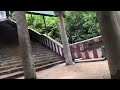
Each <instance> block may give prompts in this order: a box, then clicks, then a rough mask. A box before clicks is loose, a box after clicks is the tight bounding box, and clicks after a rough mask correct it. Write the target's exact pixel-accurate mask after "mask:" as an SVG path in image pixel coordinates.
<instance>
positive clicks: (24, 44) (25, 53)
mask: <svg viewBox="0 0 120 90" xmlns="http://www.w3.org/2000/svg"><path fill="white" fill-rule="evenodd" d="M15 16H16V23H17V30H18V37H19V46H20V51H21V55H22V59H23V70H24V76H25V79H36V72H35V66H34V62H33V55H32V49H31V44H30V37H29V33H28V29H27V24H26V18H25V12H24V11H16V12H15Z"/></svg>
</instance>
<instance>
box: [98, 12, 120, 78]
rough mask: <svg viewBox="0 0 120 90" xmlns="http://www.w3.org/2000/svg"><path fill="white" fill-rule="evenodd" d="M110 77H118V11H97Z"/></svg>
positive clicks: (119, 32) (119, 55) (119, 38)
mask: <svg viewBox="0 0 120 90" xmlns="http://www.w3.org/2000/svg"><path fill="white" fill-rule="evenodd" d="M97 18H98V21H99V25H100V29H101V34H102V37H103V41H104V45H105V50H106V54H107V59H108V65H109V69H110V73H111V78H112V79H120V13H119V12H118V11H97Z"/></svg>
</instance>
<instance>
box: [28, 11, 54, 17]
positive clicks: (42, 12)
mask: <svg viewBox="0 0 120 90" xmlns="http://www.w3.org/2000/svg"><path fill="white" fill-rule="evenodd" d="M26 13H32V14H38V15H45V16H56V15H55V13H54V11H26Z"/></svg>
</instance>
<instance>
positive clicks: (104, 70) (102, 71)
mask: <svg viewBox="0 0 120 90" xmlns="http://www.w3.org/2000/svg"><path fill="white" fill-rule="evenodd" d="M19 79H23V77H21V78H19ZM37 79H110V72H109V68H108V62H107V60H105V61H98V62H83V63H76V64H75V65H69V66H66V65H65V63H63V64H59V65H57V66H54V67H52V68H49V69H46V70H43V71H39V72H37Z"/></svg>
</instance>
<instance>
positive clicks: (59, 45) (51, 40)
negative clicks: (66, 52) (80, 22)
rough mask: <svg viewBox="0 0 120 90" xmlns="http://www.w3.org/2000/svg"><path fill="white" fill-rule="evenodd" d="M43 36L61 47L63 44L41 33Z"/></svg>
mask: <svg viewBox="0 0 120 90" xmlns="http://www.w3.org/2000/svg"><path fill="white" fill-rule="evenodd" d="M43 35H44V36H45V37H47V38H49V39H50V40H51V41H53V42H54V43H56V44H57V45H59V46H60V47H62V48H63V45H62V44H61V43H59V42H57V41H55V40H54V39H52V38H51V37H49V36H47V35H46V34H43Z"/></svg>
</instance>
